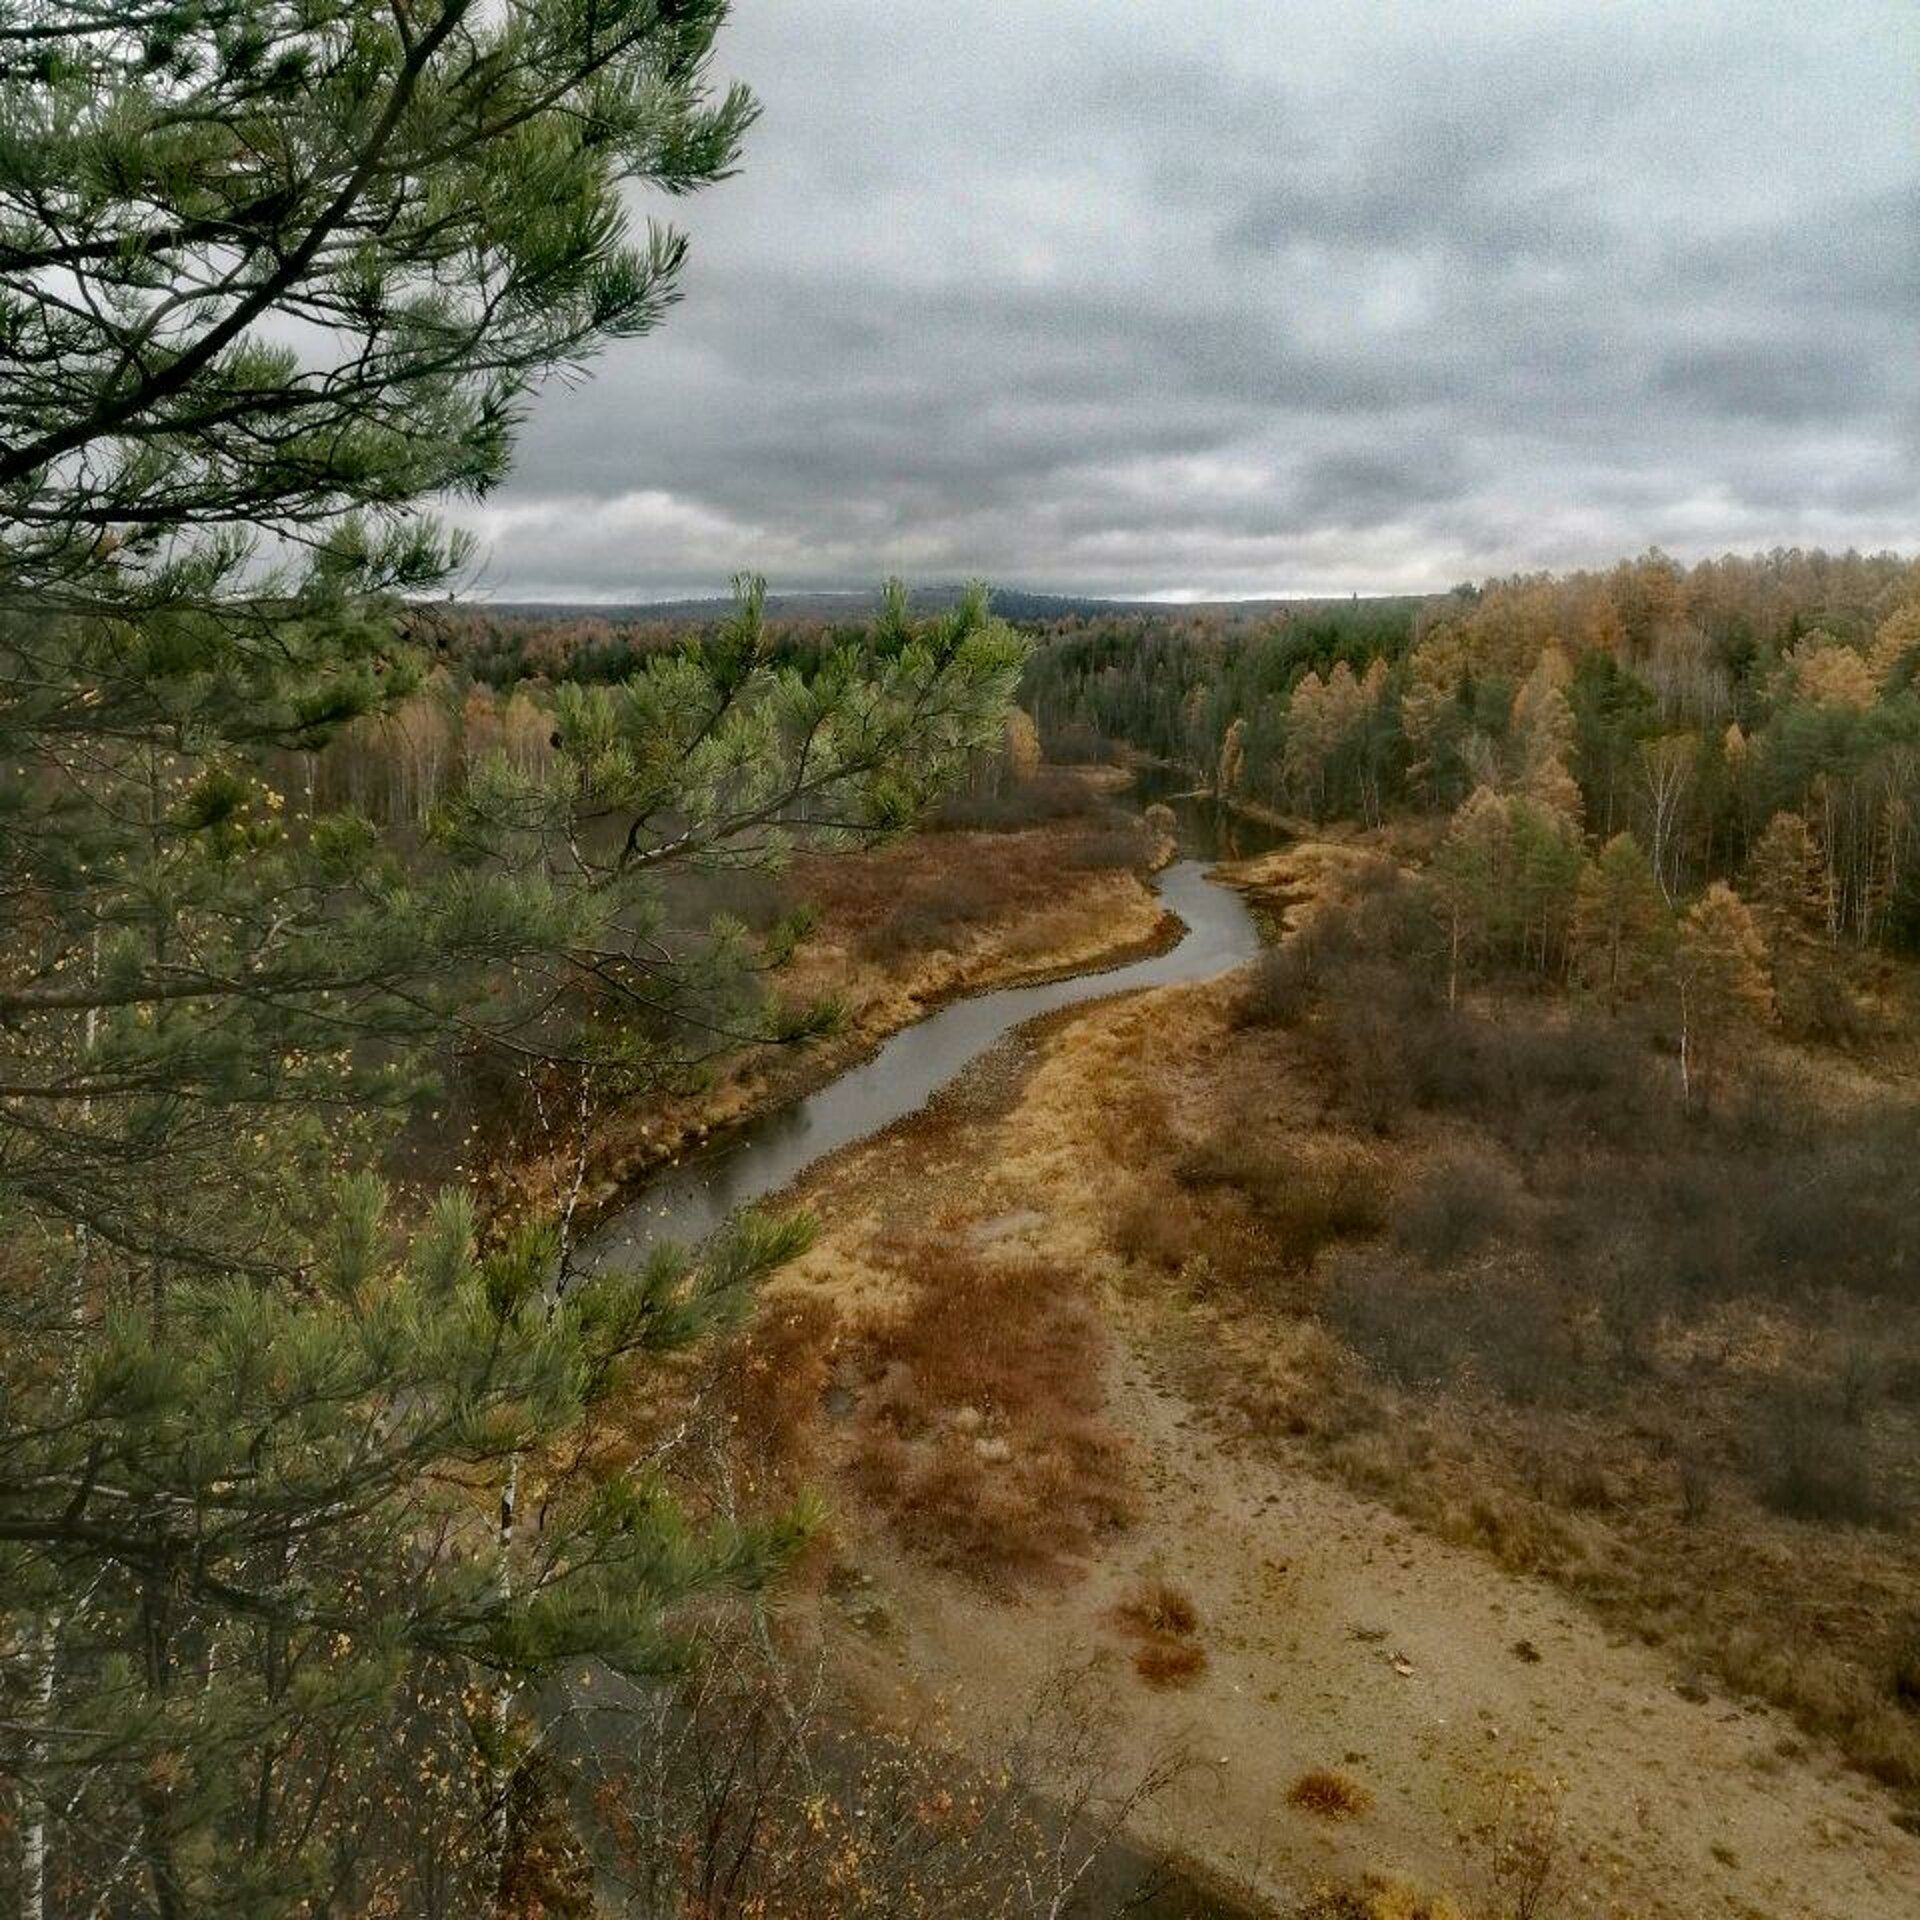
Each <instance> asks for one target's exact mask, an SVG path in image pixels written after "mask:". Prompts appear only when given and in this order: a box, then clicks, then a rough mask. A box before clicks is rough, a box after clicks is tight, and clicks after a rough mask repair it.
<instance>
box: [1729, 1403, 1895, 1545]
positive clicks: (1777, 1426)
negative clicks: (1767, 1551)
mask: <svg viewBox="0 0 1920 1920" xmlns="http://www.w3.org/2000/svg"><path fill="white" fill-rule="evenodd" d="M1751 1444H1752V1453H1753V1468H1754V1475H1755V1478H1756V1479H1757V1480H1758V1482H1759V1485H1760V1494H1761V1498H1762V1499H1764V1500H1765V1501H1766V1503H1767V1504H1768V1505H1769V1506H1770V1507H1772V1508H1774V1510H1775V1511H1776V1512H1779V1513H1785V1514H1790V1515H1792V1516H1793V1517H1794V1518H1795V1519H1796V1520H1815V1521H1825V1522H1838V1523H1839V1524H1841V1525H1844V1526H1869V1525H1872V1524H1873V1523H1875V1522H1877V1521H1881V1520H1885V1519H1886V1518H1888V1517H1889V1516H1888V1509H1887V1501H1886V1498H1885V1496H1884V1495H1883V1493H1882V1492H1881V1490H1880V1487H1879V1485H1878V1482H1877V1479H1876V1476H1875V1474H1874V1470H1873V1459H1872V1454H1871V1452H1870V1450H1869V1448H1868V1445H1867V1440H1866V1436H1865V1435H1864V1434H1862V1433H1861V1431H1860V1429H1859V1428H1858V1427H1857V1426H1855V1425H1853V1424H1852V1423H1851V1422H1849V1421H1848V1420H1847V1419H1846V1418H1845V1417H1844V1416H1843V1415H1842V1414H1841V1412H1840V1411H1839V1410H1838V1409H1837V1408H1836V1407H1834V1406H1833V1405H1832V1404H1831V1402H1830V1401H1829V1400H1828V1399H1827V1398H1826V1397H1825V1396H1824V1395H1821V1394H1818V1393H1816V1392H1814V1391H1813V1390H1811V1389H1810V1388H1809V1387H1807V1386H1806V1385H1805V1384H1804V1383H1802V1382H1799V1381H1789V1382H1786V1383H1784V1384H1782V1385H1780V1386H1777V1387H1776V1388H1775V1389H1774V1390H1773V1391H1772V1392H1771V1393H1769V1394H1768V1395H1767V1396H1766V1398H1765V1399H1764V1400H1763V1401H1762V1402H1761V1405H1760V1409H1759V1415H1758V1418H1757V1419H1756V1420H1755V1422H1754V1428H1753V1435H1752V1443H1751Z"/></svg>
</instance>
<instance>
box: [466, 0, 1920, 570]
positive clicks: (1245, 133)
mask: <svg viewBox="0 0 1920 1920" xmlns="http://www.w3.org/2000/svg"><path fill="white" fill-rule="evenodd" d="M1802 15H1814V16H1817V17H1813V18H1802V17H1801V16H1802ZM1910 33H1911V23H1910V20H1909V18H1908V14H1907V7H1906V5H1905V4H1904V0H1886V3H1885V4H1879V3H1877V0H1875V3H1869V0H1846V3H1844V4H1837V5H1833V6H1828V7H1823V8H1818V9H1789V8H1783V7H1779V6H1777V5H1775V4H1773V3H1772V0H1741V3H1738V4H1736V3H1735V0H1699V3H1698V4H1695V5H1690V6H1688V7H1686V8H1678V9H1676V8H1673V7H1671V6H1670V5H1654V4H1641V3H1639V0H1634V3H1631V4H1621V5H1617V6H1612V7H1608V8H1606V9H1602V10H1595V9H1592V8H1590V7H1583V6H1577V5H1574V4H1571V3H1570V0H1569V3H1565V4H1562V3H1560V0H1487V4H1485V5H1483V6H1480V7H1476V8H1462V7H1458V6H1442V5H1439V4H1424V3H1422V4H1414V3H1413V0H1403V4H1398V5H1384V4H1362V3H1361V0H1290V4H1289V5H1288V6H1286V7H1274V6H1272V5H1270V4H1265V5H1262V4H1256V0H1236V3H1232V4H1229V3H1228V0H1220V3H1219V4H1216V5H1213V6H1209V7H1199V8H1196V7H1192V6H1176V5H1174V4H1172V0H1101V3H1099V4H1089V3H1088V0H1024V3H1023V5H1022V6H1021V7H1019V8H1017V9H1009V8H1006V7H1003V6H996V5H989V4H987V3H986V0H950V3H949V4H946V5H943V6H941V7H939V8H934V7H932V6H930V5H929V6H920V7H915V6H908V7H902V6H899V5H891V6H888V5H883V4H881V0H808V4H807V6H805V7H804V8H799V7H785V8H782V7H778V6H776V5H774V4H773V0H740V10H739V13H738V16H737V18H736V20H735V22H734V24H733V26H732V27H731V28H730V29H729V37H728V40H727V42H726V48H725V52H726V64H727V66H728V67H729V69H730V70H732V71H737V72H738V73H739V74H740V75H741V76H742V77H744V78H746V79H748V80H749V81H750V82H751V83H752V84H754V85H755V87H756V89H757V90H758V91H759V92H760V93H761V95H762V97H763V99H764V101H765V106H766V114H765V118H764V120H763V122H762V125H761V127H760V128H759V129H758V130H757V131H756V134H755V136H754V138H753V141H752V143H751V145H750V148H749V151H748V154H747V157H746V165H745V168H744V170H743V173H742V175H741V177H740V178H739V179H737V180H735V181H732V182H729V183H727V184H726V185H724V186H723V187H721V188H718V189H715V190H714V191H713V192H711V193H709V194H707V195H705V196H702V197H700V198H699V199H696V200H695V201H694V202H692V203H691V204H690V205H689V206H687V207H686V208H684V209H676V213H678V214H679V216H680V217H682V218H684V219H685V221H686V223H687V224H688V225H689V226H690V228H691V229H692V232H693V237H694V259H693V264H692V267H691V269H690V271H689V277H688V281H687V297H686V299H685V301H684V303H683V304H682V306H681V307H680V308H679V309H678V310H677V311H676V312H675V314H674V315H673V317H672V319H671V320H670V321H669V322H668V324H667V326H666V327H665V328H664V329H663V330H662V331H661V332H660V333H659V334H657V335H656V336H654V337H653V338H651V339H649V340H645V341H640V342H634V343H627V344H624V345H622V346H621V347H619V348H618V349H616V350H615V351H613V352H611V353H609V354H607V355H605V356H604V357H603V358H602V359H601V360H600V362H599V363H598V364H597V366H596V367H595V368H594V370H593V375H592V378H591V379H590V380H589V381H588V382H586V383H585V384H584V385H582V386H580V387H577V388H559V387H556V388H553V389H551V390H549V391H548V392H546V393H544V394H543V395H542V396H541V397H540V399H539V401H538V402H537V404H536V406H535V408H534V410H533V412H532V416H531V418H530V420H529V423H528V426H527V429H526V432H525V434H524V436H523V440H522V447H521V457H520V460H519V463H518V466H517V468H516V471H515V474H514V477H513V480H512V482H511V484H510V485H509V486H508V487H507V488H506V489H504V490H503V491H502V492H501V493H500V495H499V496H498V497H497V498H495V499H494V500H491V501H489V502H486V503H484V504H483V505H482V506H481V507H479V508H478V509H474V510H469V511H468V512H466V514H465V516H464V517H466V518H468V519H469V520H470V521H471V523H472V524H473V525H474V526H475V527H476V528H477V529H478V530H479V531H480V532H481V534H482V535H483V537H484V540H485V543H486V547H487V550H488V555H489V558H488V561H487V564H486V567H485V570H484V574H483V576H482V584H483V585H484V586H486V587H487V588H488V589H490V590H492V591H494V592H496V593H499V594H502V595H506V596H525V597H535V596H538V597H579V598H592V597H604V598H643V597H646V596H648V595H653V594H668V593H680V592H689V591H708V590H712V589H714V588H716V587H717V586H719V585H720V584H721V583H722V582H723V581H724V579H725V577H726V576H727V574H728V573H729V572H731V571H732V570H733V569H735V568H737V567H740V566H755V567H759V568H761V569H762V570H764V571H766V572H767V573H769V574H770V575H771V576H772V577H773V578H774V579H775V581H776V582H777V583H778V584H780V585H785V586H791V587H802V586H850V585H864V584H868V583H870V582H871V581H872V580H874V579H875V578H876V577H877V576H879V575H880V574H882V573H885V572H888V571H901V572H904V573H906V574H907V575H908V576H909V577H910V578H911V577H918V578H923V579H924V578H939V579H949V578H953V577H956V576H959V575H966V574H981V575H984V576H986V577H987V578H989V579H994V580H999V581H1003V582H1005V583H1007V584H1009V585H1014V584H1018V585H1023V586H1033V587H1053V588H1060V589H1074V590H1084V591H1096V592H1114V593H1202V594H1212V593H1284V592H1291V591H1298V592H1319V591H1345V590H1348V589H1358V590H1366V589H1369V588H1377V589H1394V588H1410V587H1440V586H1445V585H1448V584H1450V583H1451V582H1452V581H1454V580H1456V579H1458V578H1460V577H1462V576H1463V575H1467V574H1473V573H1484V572H1489V571H1505V570H1509V569H1512V568H1518V567H1534V566H1546V565H1570V564H1580V563H1585V562H1597V561H1602V560H1605V559H1608V558H1611V557H1612V556H1614V555H1615V554H1617V553H1620V552H1622V551H1631V550H1636V549H1639V548H1642V547H1645V546H1646V545H1648V544H1651V543H1654V542H1658V543H1660V544H1662V545H1665V546H1668V547H1670V548H1672V549H1674V550H1677V551H1681V552H1694V551H1714V550H1720V549H1723V548H1728V547H1738V546H1744V545H1751V544H1762V545H1770V544H1773V543H1775V542H1787V541H1799V542H1806V543H1812V542H1816V541H1818V542H1824V543H1827V544H1838V545H1847V544H1857V545H1862V546H1875V545H1883V544H1899V543H1902V542H1907V543H1911V542H1912V539H1913V528H1914V527H1915V525H1916V524H1920V373H1917V372H1916V361H1915V356H1914V353H1913V350H1912V325H1913V319H1914V314H1915V310H1916V301H1917V300H1920V157H1917V156H1916V152H1915V149H1914V146H1913V143H1912V139H1911V113H1912V100H1911V97H1910V78H1909V72H1908V62H1906V61H1905V60H1904V59H1903V58H1902V48H1903V46H1904V45H1905V42H1906V40H1907V39H1908V38H1909V37H1910Z"/></svg>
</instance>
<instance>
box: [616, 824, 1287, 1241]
mask: <svg viewBox="0 0 1920 1920" xmlns="http://www.w3.org/2000/svg"><path fill="white" fill-rule="evenodd" d="M1135 797H1136V798H1151V797H1154V796H1153V795H1152V792H1151V789H1149V790H1148V791H1147V793H1145V794H1136V796H1135ZM1169 798H1170V800H1171V801H1172V804H1173V810H1174V815H1175V819H1176V821H1177V823H1178V830H1179V837H1180V850H1181V857H1180V858H1179V859H1178V860H1176V861H1175V862H1174V863H1173V865H1171V866H1169V867H1168V868H1167V869H1166V870H1165V871H1164V872H1163V873H1162V874H1161V875H1160V876H1159V879H1158V882H1157V887H1158V891H1159V895H1160V898H1161V900H1162V901H1163V902H1164V903H1165V905H1166V906H1167V907H1169V908H1170V909H1171V910H1172V911H1173V912H1174V913H1175V914H1177V915H1178V916H1179V918H1180V920H1181V921H1182V923H1183V924H1184V926H1185V929H1186V930H1185V932H1184V933H1183V934H1182V935H1181V937H1180V939H1179V940H1178V941H1177V942H1176V943H1175V944H1174V945H1173V946H1171V947H1169V948H1168V949H1167V950H1166V951H1165V952H1163V953H1157V954H1153V955H1151V956H1150V957H1149V958H1147V959H1144V960H1136V961H1132V962H1130V963H1129V964H1127V965H1124V966H1119V967H1112V968H1109V969H1107V970H1105V971H1099V970H1095V971H1090V972H1087V973H1079V974H1073V975H1071V976H1070V977H1068V978H1066V979H1063V980H1050V981H1047V982H1045V983H1043V984H1041V985H1037V986H1030V987H1003V988H1000V989H998V990H997V991H994V992H989V993H982V994H977V995H974V996H973V997H972V998H969V999H965V1000H956V1001H953V1002H951V1003H950V1004H949V1005H947V1006H945V1007H943V1008H941V1009H940V1011H939V1012H937V1013H934V1014H931V1015H929V1016H928V1017H927V1018H926V1019H925V1020H921V1021H919V1022H917V1023H916V1024H915V1025H913V1026H911V1027H904V1028H902V1029H901V1030H900V1032H898V1033H896V1034H894V1035H893V1036H892V1037H891V1038H890V1039H888V1040H887V1041H886V1042H885V1043H884V1044H883V1045H882V1046H881V1048H880V1050H879V1052H877V1053H875V1054H873V1055H872V1056H871V1057H870V1058H868V1059H867V1060H865V1061H863V1062H862V1063H861V1064H859V1065H858V1066H854V1067H850V1068H849V1069H848V1070H847V1071H846V1072H845V1073H843V1074H841V1075H840V1076H839V1077H838V1078H836V1079H834V1080H831V1081H829V1082H828V1083H827V1085H825V1086H824V1087H821V1088H819V1089H818V1090H817V1091H816V1092H814V1093H811V1094H809V1095H807V1096H806V1097H805V1098H804V1099H801V1100H797V1101H795V1102H794V1103H793V1104H792V1105H791V1106H787V1107H783V1108H780V1109H778V1110H777V1111H775V1112H772V1113H768V1114H764V1115H762V1116H761V1117H760V1118H759V1119H757V1120H754V1121H751V1122H749V1123H748V1124H747V1125H746V1126H744V1127H742V1128H741V1129H740V1130H739V1131H738V1132H737V1133H735V1134H733V1135H731V1136H730V1137H729V1138H728V1139H727V1140H725V1141H724V1142H723V1143H721V1144H718V1145H716V1146H714V1147H712V1148H710V1149H708V1150H707V1151H704V1152H702V1153H700V1154H698V1155H696V1156H695V1157H694V1158H692V1159H690V1160H688V1161H686V1162H685V1163H684V1164H682V1165H681V1166H679V1167H677V1168H675V1169H673V1170H672V1171H670V1172H667V1173H665V1174H662V1175H660V1176H659V1177H657V1178H656V1179H654V1180H652V1181H650V1182H649V1183H648V1184H646V1185H645V1186H644V1187H642V1188H641V1189H640V1191H639V1193H638V1194H637V1195H636V1197H635V1198H634V1200H633V1202H632V1204H631V1205H629V1206H627V1207H625V1208H623V1209H622V1210H621V1211H620V1212H619V1213H617V1214H616V1215H614V1217H613V1218H612V1219H611V1220H609V1221H608V1222H607V1223H606V1225H605V1226H604V1227H602V1228H601V1230H600V1231H599V1233H598V1234H597V1235H596V1236H595V1238H594V1243H593V1247H592V1255H591V1257H592V1258H594V1259H595V1260H596V1261H605V1262H612V1261H615V1260H623V1259H631V1258H632V1257H633V1255H634V1254H635V1253H636V1252H637V1251H639V1250H640V1249H641V1248H643V1247H645V1246H647V1245H648V1244H649V1243H651V1242H653V1241H657V1240H677V1241H679V1242H681V1243H682V1244H687V1245H691V1244H693V1243H696V1242H698V1241H700V1240H702V1239H704V1238H705V1237H706V1236H707V1235H708V1234H710V1233H711V1232H713V1230H714V1229H715V1228H716V1227H718V1226H719V1225H720V1224H721V1223H722V1222H723V1221H724V1220H725V1219H726V1217H727V1216H728V1215H729V1214H730V1213H732V1212H733V1211H734V1210H735V1209H736V1208H738V1207H744V1206H748V1205H750V1204H751V1203H753V1202H754V1201H756V1200H763V1199H765V1198H767V1197H768V1196H769V1195H771V1194H776V1193H779V1192H781V1191H782V1190H783V1189H784V1188H786V1187H788V1186H789V1185H791V1184H792V1183H793V1181H795V1180H796V1179H798V1178H799V1176H800V1175H801V1174H802V1173H804V1172H805V1171H806V1170H807V1169H808V1168H809V1167H810V1166H812V1165H813V1164H814V1162H815V1161H817V1160H821V1159H824V1158H825V1157H826V1156H827V1155H828V1154H830V1153H836V1152H838V1151H839V1150H840V1149H841V1148H842V1147H845V1146H850V1145H852V1144H853V1143H854V1142H855V1141H857V1140H864V1139H866V1138H867V1137H868V1136H869V1135H871V1134H875V1133H878V1132H879V1131H880V1129H881V1128H883V1127H886V1126H890V1125H891V1124H892V1123H893V1122H894V1121H896V1120H900V1119H903V1118H905V1116H906V1115H908V1114H910V1113H914V1112H916V1111H917V1110H918V1109H919V1108H920V1107H922V1106H924V1105H925V1104H926V1102H927V1101H928V1100H929V1099H931V1098H932V1097H933V1095H934V1094H936V1093H938V1092H939V1091H940V1089H941V1088H942V1087H944V1086H946V1085H947V1084H948V1083H949V1082H951V1081H952V1080H954V1079H955V1078H957V1077H958V1075H959V1074H960V1073H961V1072H963V1071H964V1070H965V1068H966V1067H967V1066H968V1065H970V1064H971V1063H972V1062H973V1061H975V1060H977V1059H978V1058H979V1057H980V1055H981V1054H983V1053H985V1052H986V1051H987V1049H988V1048H989V1047H991V1046H993V1045H994V1043H995V1042H996V1041H998V1040H999V1039H1000V1038H1001V1037H1002V1036H1003V1035H1005V1034H1007V1033H1009V1032H1011V1031H1012V1030H1013V1029H1014V1028H1015V1027H1017V1026H1020V1025H1021V1024H1022V1023H1023V1022H1025V1021H1028V1020H1032V1019H1035V1018H1037V1017H1038V1016H1039V1015H1041V1014H1046V1013H1054V1012H1057V1011H1058V1010H1059V1009H1060V1008H1062V1007H1071V1006H1077V1005H1079V1004H1080V1003H1081V1002H1083V1001H1087V1000H1102V999H1106V998H1107V997H1109V996H1110V995H1113V994H1119V993H1131V992H1135V991H1137V990H1138V989H1140V988H1143V987H1165V986H1172V985H1175V984H1178V983H1181V982H1184V981H1190V980H1210V979H1212V978H1214V977H1215V976H1216V975H1218V974H1221V973H1225V972H1227V971H1228V970H1229V969H1230V968H1233V967H1237V966H1240V965H1241V964H1243V963H1244V962H1245V961H1247V960H1250V959H1251V958H1252V957H1253V955H1254V954H1255V953H1256V952H1258V950H1259V946H1260V936H1259V932H1258V930H1257V929H1256V928H1255V926H1254V922H1253V917H1252V915H1251V914H1250V913H1248V911H1247V908H1246V905H1245V903H1244V902H1243V901H1242V900H1241V898H1240V896H1239V894H1238V893H1236V892H1235V891H1234V890H1233V889H1232V888H1231V887H1228V886H1224V885H1222V884H1221V883H1220V882H1219V881H1217V880H1213V879H1210V878H1209V877H1208V867H1209V864H1210V862H1211V861H1213V860H1215V859H1217V858H1220V857H1222V856H1223V855H1228V856H1231V855H1244V854H1245V853H1249V852H1253V851H1257V850H1258V846H1257V845H1256V844H1249V842H1250V840H1252V841H1255V842H1264V843H1265V844H1268V845H1271V844H1274V842H1275V840H1276V839H1277V836H1275V835H1274V834H1273V833H1272V832H1271V830H1268V829H1261V828H1249V827H1248V825H1247V823H1245V822H1244V821H1237V822H1231V823H1229V822H1228V821H1226V820H1223V818H1222V817H1221V816H1220V815H1218V814H1217V813H1216V812H1215V810H1214V809H1212V808H1210V807H1207V806H1204V805H1202V804H1201V803H1199V802H1196V801H1188V800H1184V799H1181V798H1179V797H1177V796H1169Z"/></svg>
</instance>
